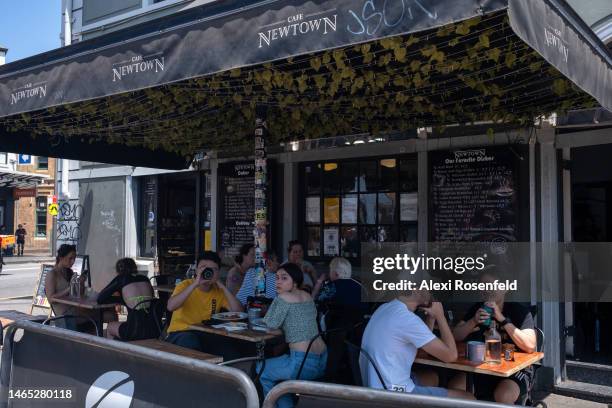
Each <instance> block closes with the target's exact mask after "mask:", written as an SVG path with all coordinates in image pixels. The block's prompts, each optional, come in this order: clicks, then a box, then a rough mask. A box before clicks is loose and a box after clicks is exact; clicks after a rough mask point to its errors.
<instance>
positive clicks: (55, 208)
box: [49, 203, 59, 217]
mask: <svg viewBox="0 0 612 408" xmlns="http://www.w3.org/2000/svg"><path fill="white" fill-rule="evenodd" d="M58 213H59V204H57V203H52V204H49V214H51V215H53V216H54V217H55V216H56V215H57V214H58Z"/></svg>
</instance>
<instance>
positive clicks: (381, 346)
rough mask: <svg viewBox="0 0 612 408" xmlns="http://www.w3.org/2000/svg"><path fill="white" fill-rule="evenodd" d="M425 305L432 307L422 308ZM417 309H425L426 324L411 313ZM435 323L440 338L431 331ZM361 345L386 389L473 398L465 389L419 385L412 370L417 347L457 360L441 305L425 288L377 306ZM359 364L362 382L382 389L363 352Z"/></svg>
mask: <svg viewBox="0 0 612 408" xmlns="http://www.w3.org/2000/svg"><path fill="white" fill-rule="evenodd" d="M428 304H431V306H430V307H425V306H426V305H428ZM417 308H420V309H422V310H423V311H424V312H425V314H426V315H427V323H425V322H424V321H423V320H421V318H419V316H417V315H416V314H415V313H414V312H415V311H416V310H417ZM435 322H437V323H438V328H439V329H440V334H441V339H440V338H437V337H436V336H435V335H434V334H433V333H432V332H431V328H432V327H433V325H434V323H435ZM361 347H362V348H363V349H364V350H365V351H366V352H367V353H368V354H369V355H370V357H372V359H373V360H374V362H375V364H376V366H377V367H378V369H379V371H380V374H381V376H382V379H383V381H384V382H385V385H386V386H387V389H389V390H392V391H399V392H407V393H413V394H421V395H432V396H436V397H454V398H467V399H474V396H473V395H472V394H470V393H467V392H465V391H461V390H453V389H445V388H440V387H432V386H423V385H419V381H418V379H417V378H416V376H415V375H414V373H412V363H413V362H414V359H415V357H416V354H417V350H418V349H420V348H422V349H423V350H425V351H426V352H427V353H428V354H430V355H432V356H434V357H436V358H438V359H440V360H442V361H444V362H447V363H448V362H451V361H454V360H456V359H457V347H456V345H455V339H454V337H453V334H452V332H451V330H450V328H449V326H448V322H447V321H446V317H445V316H444V309H443V308H442V304H441V303H439V302H433V303H432V302H431V295H430V294H429V292H428V291H411V292H407V293H406V294H405V295H403V296H399V297H398V298H397V299H395V300H392V301H391V302H388V303H385V304H384V305H382V306H380V307H379V308H378V309H377V310H376V312H375V313H374V315H372V318H371V319H370V321H369V322H368V325H367V327H366V329H365V332H364V334H363V340H362V342H361ZM359 365H360V368H361V378H362V380H363V385H364V386H367V387H372V388H380V389H382V388H383V385H382V384H381V383H380V381H379V379H378V376H377V374H376V371H375V369H374V367H373V366H372V364H370V363H369V360H368V359H367V358H366V356H365V355H363V354H362V355H361V356H360V359H359Z"/></svg>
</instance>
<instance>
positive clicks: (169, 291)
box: [153, 284, 176, 293]
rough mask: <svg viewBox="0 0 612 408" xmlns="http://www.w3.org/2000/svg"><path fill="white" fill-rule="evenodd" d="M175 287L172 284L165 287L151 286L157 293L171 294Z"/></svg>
mask: <svg viewBox="0 0 612 408" xmlns="http://www.w3.org/2000/svg"><path fill="white" fill-rule="evenodd" d="M175 287H176V285H174V284H167V285H157V286H153V289H155V290H156V291H158V292H167V293H172V292H174V288H175Z"/></svg>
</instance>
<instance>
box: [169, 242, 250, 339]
mask: <svg viewBox="0 0 612 408" xmlns="http://www.w3.org/2000/svg"><path fill="white" fill-rule="evenodd" d="M220 264H221V259H220V258H219V255H217V254H216V253H215V252H212V251H206V252H204V254H203V255H202V257H201V258H200V259H198V262H197V268H196V275H195V278H192V279H186V280H184V281H182V282H181V283H179V284H178V285H177V286H176V288H175V289H174V292H173V293H172V296H171V297H170V299H168V310H169V311H171V312H173V313H172V320H171V321H170V327H169V328H168V337H167V338H166V341H168V342H170V343H172V344H176V345H177V346H181V347H186V348H190V349H193V350H200V351H202V333H200V332H198V331H195V330H189V326H191V325H192V324H196V323H201V322H202V320H209V319H210V318H211V316H212V315H213V314H215V313H218V312H220V311H221V309H226V310H229V311H230V312H241V311H242V305H241V304H240V302H239V301H238V299H236V297H235V296H234V295H233V294H232V292H230V291H229V290H228V289H227V287H226V286H225V285H224V284H223V283H222V282H221V280H220V279H219V265H220Z"/></svg>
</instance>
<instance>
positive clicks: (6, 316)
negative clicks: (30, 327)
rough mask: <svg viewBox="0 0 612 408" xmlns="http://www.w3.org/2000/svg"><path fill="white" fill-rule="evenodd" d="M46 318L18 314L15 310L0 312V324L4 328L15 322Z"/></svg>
mask: <svg viewBox="0 0 612 408" xmlns="http://www.w3.org/2000/svg"><path fill="white" fill-rule="evenodd" d="M46 318H47V316H43V315H29V314H26V313H22V312H18V311H17V310H0V322H2V326H4V327H6V326H7V325H9V324H12V323H15V322H16V321H17V320H45V319H46Z"/></svg>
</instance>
